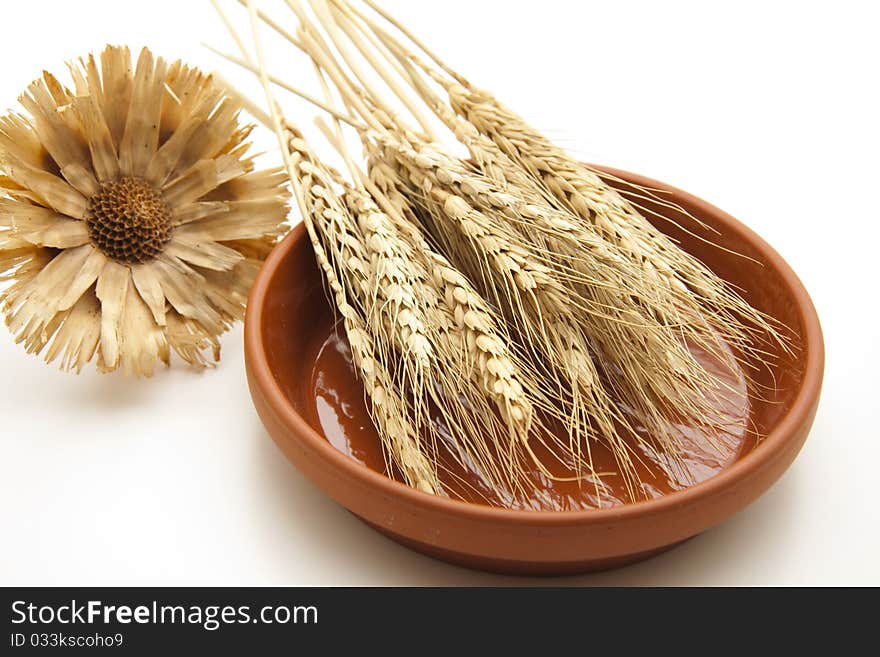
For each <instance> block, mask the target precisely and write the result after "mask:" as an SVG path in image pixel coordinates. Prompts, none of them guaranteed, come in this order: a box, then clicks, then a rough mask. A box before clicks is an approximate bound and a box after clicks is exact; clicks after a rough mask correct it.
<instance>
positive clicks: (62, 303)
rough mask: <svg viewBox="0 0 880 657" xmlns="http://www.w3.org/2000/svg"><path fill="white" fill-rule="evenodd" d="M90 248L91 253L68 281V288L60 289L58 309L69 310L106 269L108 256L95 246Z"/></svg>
mask: <svg viewBox="0 0 880 657" xmlns="http://www.w3.org/2000/svg"><path fill="white" fill-rule="evenodd" d="M88 248H89V255H88V257H87V258H86V259H85V262H83V263H82V265H81V266H80V268H79V270H78V271H77V272H76V274H75V275H74V276H73V277H71V279H70V280H69V282H67V283H66V287H67V289H66V290H65V289H64V288H63V287H60V288H59V289H58V293H59V294H60V296H59V298H58V302H57V307H58V310H67V309H68V308H70V307H71V306H73V304H75V303H76V302H77V301H78V300H79V298H80V297H81V296H82V295H83V293H84V292H85V291H86V290H87V289H89V288H90V287H92V284H93V283H94V282H95V281H96V280H97V279H98V276H100V275H101V272H102V271H104V267H105V266H106V264H107V256H105V255H104V254H103V253H101V252H100V251H98V249H95V248H93V247H91V246H90V247H88Z"/></svg>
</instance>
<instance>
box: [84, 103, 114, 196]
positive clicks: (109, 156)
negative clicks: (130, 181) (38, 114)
mask: <svg viewBox="0 0 880 657" xmlns="http://www.w3.org/2000/svg"><path fill="white" fill-rule="evenodd" d="M73 107H74V109H75V110H76V112H77V114H79V118H80V121H81V122H82V126H83V130H84V131H85V134H86V138H87V140H88V143H89V153H90V154H91V156H92V167H94V169H95V174H96V175H97V176H98V180H99V181H101V182H109V181H111V180H116V178H117V177H118V176H119V160H118V159H117V157H116V147H115V146H114V145H113V135H111V134H110V128H109V126H108V125H107V122H106V121H105V120H104V115H103V114H101V107H100V105H99V104H98V99H97V98H95V97H93V96H91V95H89V96H79V97H77V98H75V99H74V101H73Z"/></svg>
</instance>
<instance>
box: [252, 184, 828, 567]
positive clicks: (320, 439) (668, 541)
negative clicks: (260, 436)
mask: <svg viewBox="0 0 880 657" xmlns="http://www.w3.org/2000/svg"><path fill="white" fill-rule="evenodd" d="M601 170H602V171H604V172H605V174H608V175H609V176H612V177H611V178H609V182H612V184H614V185H615V186H617V187H618V188H619V189H620V190H621V191H622V192H623V193H624V194H626V193H628V192H629V193H632V192H633V190H632V188H630V187H628V185H627V181H629V182H632V183H636V184H638V185H641V186H643V187H648V188H652V189H654V190H657V191H658V193H659V194H660V195H661V196H662V198H664V199H667V200H669V201H673V202H674V203H676V204H678V205H679V206H681V207H682V208H684V209H685V210H687V211H688V212H689V213H690V214H691V215H693V217H695V218H696V219H699V220H700V221H701V222H703V223H704V224H706V226H708V227H710V228H711V229H714V230H715V231H717V233H715V232H713V231H711V230H707V228H706V227H704V226H700V225H699V224H698V222H695V221H694V220H693V218H690V217H687V216H684V215H682V214H681V213H679V212H677V211H675V210H671V209H669V208H668V207H667V204H661V203H654V204H653V205H651V209H653V210H656V211H657V212H658V213H660V214H662V215H664V216H667V217H670V218H673V219H675V221H676V222H678V223H679V224H680V227H677V226H676V225H674V224H673V223H671V222H667V221H663V220H662V219H657V218H651V220H652V221H654V222H655V224H656V225H657V226H658V227H659V228H660V229H661V230H663V231H664V232H666V233H667V234H669V235H670V236H671V237H673V238H674V239H676V240H678V241H679V243H680V244H681V246H682V247H683V248H684V249H686V250H687V251H689V252H691V253H692V254H694V255H695V256H697V257H698V258H700V260H702V261H703V262H704V263H706V264H707V265H708V266H709V267H711V268H712V269H713V270H714V271H715V272H716V273H717V274H719V275H720V276H721V277H722V278H724V279H725V280H727V281H729V282H731V283H733V284H734V285H736V286H737V287H738V289H739V290H740V292H741V294H742V295H743V296H744V297H745V298H746V300H748V301H749V302H750V303H751V304H752V305H753V306H755V307H756V308H758V309H760V310H762V311H764V312H765V313H768V314H769V315H771V316H773V317H775V318H777V319H778V320H780V321H782V322H783V323H785V324H786V325H787V326H789V327H791V328H792V329H793V330H794V332H795V333H796V335H797V339H796V343H797V344H796V349H795V354H794V355H792V356H787V357H783V358H781V359H779V360H778V362H777V363H776V364H775V365H774V369H773V371H772V372H767V373H766V381H765V382H766V383H767V384H768V385H769V384H771V383H774V382H775V390H776V391H775V392H773V390H771V391H770V392H769V393H767V392H763V393H762V398H761V399H751V400H750V401H751V405H752V409H751V420H752V421H753V422H754V425H755V426H756V427H757V428H758V429H759V431H760V433H762V434H763V435H764V436H765V437H764V439H763V440H762V441H761V442H760V443H758V444H757V445H756V446H755V447H754V448H753V449H750V450H748V451H747V452H746V453H745V454H743V455H742V456H741V457H740V458H739V459H738V460H736V462H734V463H733V464H731V465H730V466H728V467H726V468H725V469H724V470H722V471H721V472H720V473H719V474H717V475H715V476H714V477H712V478H710V479H707V480H706V481H703V482H702V483H700V484H697V485H695V486H693V487H691V488H688V489H685V490H681V491H678V492H674V493H670V494H667V495H663V496H661V497H658V498H655V499H651V500H646V501H642V502H638V503H632V504H625V505H622V506H617V507H612V508H603V509H601V510H587V511H520V510H509V509H501V508H495V507H490V506H487V505H482V504H471V503H467V502H461V501H457V500H451V499H445V498H440V497H435V496H432V495H427V494H425V493H421V492H419V491H417V490H414V489H412V488H409V487H407V486H406V485H404V484H402V483H399V482H397V481H394V480H392V479H390V478H388V477H387V476H385V475H384V474H383V473H381V472H377V471H374V470H372V469H370V468H368V467H366V466H364V465H362V464H361V463H358V462H357V461H355V460H353V459H352V458H350V457H349V456H347V455H345V454H343V453H342V452H340V451H338V450H337V449H335V448H334V447H333V446H332V445H331V444H330V443H329V442H328V441H327V440H326V439H325V437H324V436H323V435H322V434H321V433H320V432H319V431H318V430H316V428H315V426H313V424H314V422H313V421H312V422H310V421H308V420H307V418H309V417H311V416H310V414H309V412H308V401H309V400H308V398H307V396H308V394H309V391H310V390H311V388H310V387H309V377H308V372H309V371H310V370H309V368H310V367H311V365H312V364H313V363H309V362H307V361H308V359H309V358H310V352H309V350H308V349H307V345H308V344H310V343H312V342H314V333H315V331H317V330H325V331H326V326H327V321H324V320H326V318H327V316H328V315H329V314H330V313H331V310H330V309H329V307H328V304H327V300H326V296H325V293H324V288H323V285H322V282H321V277H320V274H319V272H318V269H317V267H316V265H315V262H314V258H313V255H312V249H311V245H310V243H309V241H308V239H307V236H306V232H305V230H304V228H303V226H302V225H299V226H297V227H296V228H295V229H294V230H293V231H292V232H291V233H290V234H289V235H288V236H287V237H286V238H285V239H284V240H283V241H282V242H281V244H280V245H279V246H278V247H277V248H276V249H275V250H274V251H273V252H272V254H271V255H270V256H269V258H268V259H267V261H266V263H265V265H264V266H263V268H262V270H261V271H260V273H259V276H258V277H257V280H256V282H255V284H254V287H253V290H252V292H251V296H250V301H249V303H248V308H247V316H246V320H245V358H246V366H247V376H248V383H249V385H250V391H251V395H252V397H253V400H254V405H255V406H256V409H257V411H258V413H259V415H260V418H261V419H262V421H263V424H264V425H265V426H266V429H267V431H268V433H269V435H271V436H272V438H273V440H274V441H275V442H276V443H277V445H278V446H279V447H280V448H281V450H282V452H283V453H284V454H285V455H286V456H287V458H288V459H289V460H290V461H291V462H292V463H293V464H294V465H295V466H296V467H297V468H298V469H299V470H300V471H301V472H302V473H303V474H304V475H306V476H307V477H308V478H309V479H311V480H312V481H313V482H314V483H315V485H317V486H318V487H319V488H321V489H322V490H323V491H324V492H325V493H326V494H327V495H329V496H330V497H332V498H333V499H334V500H336V501H337V502H338V503H339V504H342V505H343V506H345V507H346V508H348V509H349V510H350V511H351V512H352V513H354V514H356V515H357V516H359V517H360V518H362V519H363V520H364V521H366V522H367V523H369V524H370V525H372V526H373V527H375V528H376V529H377V530H379V531H381V532H383V533H384V534H387V535H388V536H390V537H391V538H393V539H394V540H396V541H399V542H400V543H403V544H404V545H407V546H409V547H411V548H413V549H415V550H418V551H420V552H423V553H425V554H428V555H431V556H433V557H437V558H439V559H443V560H446V561H450V562H454V563H457V564H462V565H466V566H470V567H474V568H480V569H484V570H491V571H497V572H505V573H520V574H545V575H547V574H567V573H579V572H586V571H591V570H598V569H603V568H610V567H615V566H620V565H623V564H627V563H631V562H633V561H637V560H640V559H644V558H646V557H648V556H651V555H653V554H656V553H658V552H660V551H663V550H665V549H668V548H670V547H673V546H675V545H677V544H678V543H681V542H682V541H684V540H686V539H688V538H690V537H692V536H694V535H696V534H698V533H700V532H702V531H704V530H706V529H708V528H710V527H712V526H714V525H717V524H718V523H720V522H722V521H723V520H725V519H726V518H728V517H730V516H731V515H733V514H734V513H736V512H737V511H739V510H740V509H742V508H743V507H745V506H747V505H748V504H750V503H751V502H753V501H754V500H755V499H756V498H757V497H758V496H760V495H761V494H762V493H764V492H765V491H766V490H767V489H768V488H769V487H770V486H771V485H772V484H773V483H774V482H775V481H776V480H777V479H778V478H779V477H780V475H782V473H783V472H784V471H785V470H786V469H787V468H788V467H789V466H790V465H791V463H792V461H793V460H794V458H795V456H796V455H797V453H798V452H799V451H800V449H801V446H802V445H803V444H804V440H805V439H806V437H807V433H808V432H809V430H810V426H811V425H812V423H813V417H814V415H815V413H816V407H817V404H818V401H819V392H820V388H821V384H822V374H823V368H824V348H823V342H822V333H821V329H820V326H819V320H818V318H817V316H816V311H815V309H814V308H813V304H812V302H811V301H810V297H809V296H808V294H807V292H806V290H805V289H804V287H803V285H802V284H801V282H800V281H799V280H798V277H797V276H796V275H795V273H794V272H793V271H792V270H791V268H790V267H789V266H788V265H787V264H786V262H785V261H784V260H783V259H782V258H781V257H780V256H779V254H777V253H776V251H774V250H773V249H772V248H771V247H770V246H769V245H768V244H767V243H766V242H764V240H762V239H761V238H760V237H758V236H757V235H756V234H755V233H753V232H752V231H751V230H749V229H748V228H746V227H745V226H744V225H743V224H741V223H740V222H739V221H737V220H736V219H734V218H733V217H731V216H730V215H728V214H726V213H724V212H723V211H721V210H719V209H718V208H716V207H713V206H712V205H710V204H709V203H706V202H705V201H703V200H701V199H699V198H696V197H695V196H692V195H691V194H688V193H686V192H683V191H681V190H678V189H675V188H673V187H670V186H669V185H666V184H663V183H660V182H657V181H655V180H651V179H649V178H645V177H643V176H639V175H635V174H632V173H628V172H624V171H617V170H613V169H607V168H601ZM643 204H644V202H643ZM649 205H650V204H649ZM704 239H705V240H711V241H712V242H714V243H716V244H718V245H720V246H722V247H724V248H723V249H721V248H718V246H713V245H710V244H707V243H706V242H704V241H703V240H704ZM730 251H733V252H736V253H738V254H741V255H744V256H748V258H743V257H741V256H738V255H733V254H731V253H730ZM321 327H324V328H323V329H321ZM290 522H296V519H294V518H291V519H290Z"/></svg>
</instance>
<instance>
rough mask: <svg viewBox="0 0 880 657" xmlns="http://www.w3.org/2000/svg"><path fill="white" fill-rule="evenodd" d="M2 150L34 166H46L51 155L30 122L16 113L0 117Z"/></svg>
mask: <svg viewBox="0 0 880 657" xmlns="http://www.w3.org/2000/svg"><path fill="white" fill-rule="evenodd" d="M0 150H2V151H5V152H7V153H11V154H12V155H13V156H15V157H16V158H18V159H19V160H21V161H22V162H26V163H27V164H29V165H31V166H34V167H43V166H45V163H46V159H47V158H48V157H49V154H48V153H47V152H46V149H45V148H43V145H42V144H41V143H40V140H39V138H38V137H37V135H36V133H35V132H34V129H33V127H31V124H30V122H29V121H28V120H27V119H26V118H25V117H23V116H21V115H19V114H14V113H9V114H7V115H5V116H2V117H0Z"/></svg>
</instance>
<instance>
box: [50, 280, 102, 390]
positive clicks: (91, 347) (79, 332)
mask: <svg viewBox="0 0 880 657" xmlns="http://www.w3.org/2000/svg"><path fill="white" fill-rule="evenodd" d="M100 337H101V305H100V304H99V303H98V298H97V297H96V296H95V291H94V290H88V291H86V293H85V294H83V295H82V296H81V297H80V298H79V300H78V301H77V302H76V303H75V304H74V306H73V308H71V309H70V311H69V312H68V313H67V315H66V317H65V318H64V322H63V323H62V324H61V326H60V328H59V329H58V331H57V332H56V333H55V336H54V337H53V338H52V343H51V344H50V345H49V349H48V351H47V352H46V362H47V363H51V362H52V361H54V360H55V359H56V358H58V357H59V356H61V369H63V370H68V371H69V370H73V371H75V372H77V373H79V372H80V370H82V367H83V365H85V364H86V363H88V362H89V361H90V360H92V358H93V357H94V355H95V350H96V349H97V348H98V340H99V339H100Z"/></svg>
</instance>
